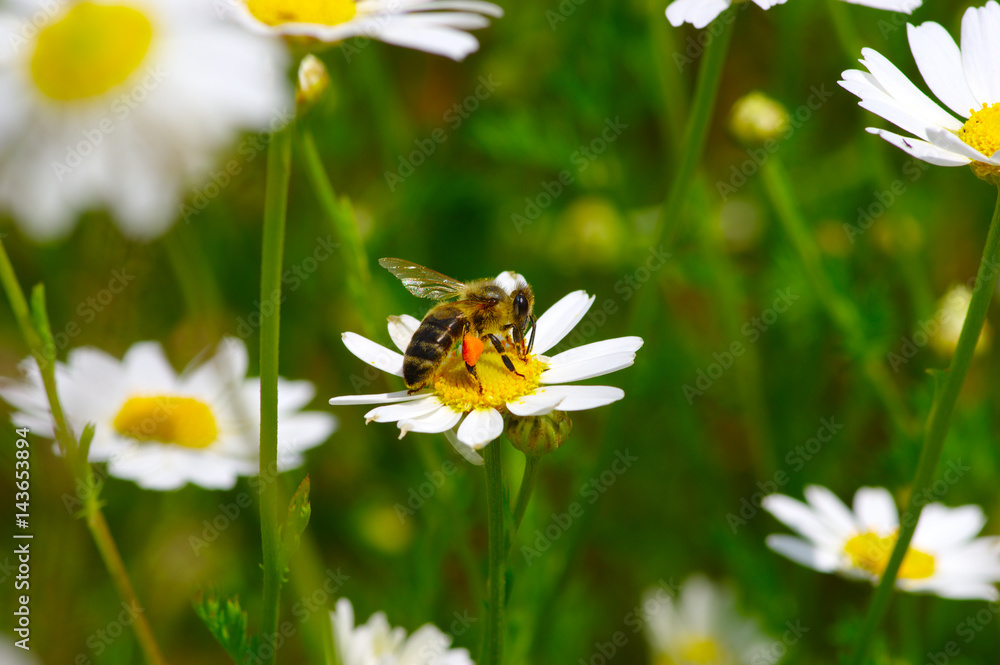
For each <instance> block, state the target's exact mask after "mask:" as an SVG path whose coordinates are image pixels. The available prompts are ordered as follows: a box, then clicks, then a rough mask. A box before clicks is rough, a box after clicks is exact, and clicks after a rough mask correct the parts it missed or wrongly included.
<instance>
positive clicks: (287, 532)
mask: <svg viewBox="0 0 1000 665" xmlns="http://www.w3.org/2000/svg"><path fill="white" fill-rule="evenodd" d="M310 515H312V506H311V505H310V504H309V476H306V477H305V479H304V480H303V481H302V483H301V484H300V485H299V488H298V489H297V490H295V494H294V495H292V500H291V501H290V502H289V504H288V517H286V518H285V523H284V524H283V525H282V526H281V551H280V552H279V563H280V566H281V568H282V569H286V568H288V564H289V562H290V561H291V560H292V557H293V556H294V555H295V552H297V551H298V549H299V543H300V538H301V536H302V532H303V531H305V530H306V526H308V525H309V517H310Z"/></svg>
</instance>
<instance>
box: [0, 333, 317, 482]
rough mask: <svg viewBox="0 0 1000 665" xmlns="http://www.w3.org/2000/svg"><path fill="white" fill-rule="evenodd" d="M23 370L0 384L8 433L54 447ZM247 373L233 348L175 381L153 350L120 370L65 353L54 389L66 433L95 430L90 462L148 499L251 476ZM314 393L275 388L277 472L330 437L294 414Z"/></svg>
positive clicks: (255, 407)
mask: <svg viewBox="0 0 1000 665" xmlns="http://www.w3.org/2000/svg"><path fill="white" fill-rule="evenodd" d="M22 370H23V371H24V373H25V374H26V379H25V380H24V381H23V382H15V381H11V380H3V379H0V397H3V398H4V399H5V400H7V402H9V403H10V404H11V405H12V406H14V407H15V408H16V409H18V411H17V412H15V413H14V414H13V416H12V418H11V419H12V420H13V422H14V423H15V424H16V425H17V426H19V427H28V428H30V429H31V431H32V433H34V434H38V435H41V436H46V437H50V438H53V437H54V434H53V427H52V416H51V413H50V411H49V404H48V400H47V399H46V396H45V390H44V388H43V386H42V379H41V375H40V373H39V371H38V365H37V364H36V363H35V361H34V360H33V359H28V360H26V361H25V362H24V363H23V364H22ZM246 371H247V349H246V346H245V345H244V344H243V342H242V341H240V340H237V339H233V338H227V339H226V340H224V341H223V342H222V343H221V344H220V345H219V348H218V349H217V351H216V353H215V355H214V356H212V357H211V358H208V359H207V360H205V361H204V362H201V363H199V364H192V366H190V367H188V369H187V370H185V371H184V372H183V373H181V374H177V372H175V371H174V369H173V367H171V365H170V362H169V361H168V360H167V358H166V356H165V355H164V353H163V349H162V348H161V347H160V345H159V344H157V343H156V342H141V343H138V344H135V345H133V346H132V347H131V348H130V349H129V350H128V352H127V353H126V354H125V357H124V358H122V360H120V361H119V360H117V359H115V358H114V357H112V356H110V355H108V354H106V353H104V352H103V351H99V350H98V349H94V348H86V347H85V348H79V349H74V350H72V351H70V353H69V357H68V358H67V362H66V363H65V364H63V363H59V364H58V365H57V366H56V383H57V385H58V387H59V397H60V401H61V402H62V406H63V410H64V412H65V415H66V419H67V421H68V423H69V425H70V427H71V428H72V429H73V431H74V432H76V433H79V432H81V431H82V430H83V427H84V425H86V424H87V423H88V422H90V423H93V424H94V425H95V428H96V429H95V432H94V439H93V441H92V443H91V445H90V456H89V457H90V461H92V462H107V463H108V473H109V474H110V475H112V476H115V477H118V478H124V479H127V480H132V481H134V482H135V483H137V484H138V485H139V486H140V487H144V488H146V489H151V490H172V489H176V488H178V487H181V486H183V485H184V484H185V483H193V484H195V485H200V486H202V487H206V488H209V489H229V488H231V487H232V486H233V485H234V484H235V483H236V478H237V477H238V476H251V475H255V474H257V473H258V471H259V460H260V458H259V453H258V450H259V449H258V440H259V438H260V431H259V430H260V380H259V379H247V378H246ZM314 394H315V390H314V388H313V385H312V384H311V383H309V382H308V381H279V382H278V469H277V470H278V471H284V470H287V469H290V468H294V467H297V466H300V465H301V464H302V462H303V457H302V452H303V451H304V450H306V449H308V448H312V447H313V446H316V445H318V444H320V443H322V442H323V441H325V440H326V439H327V438H328V437H329V436H330V434H331V433H332V432H333V430H334V427H335V424H336V420H335V419H334V417H333V416H331V415H329V414H326V413H320V412H315V411H306V412H302V411H301V410H302V408H303V407H304V406H305V405H306V404H308V403H309V402H310V401H311V400H312V398H313V396H314Z"/></svg>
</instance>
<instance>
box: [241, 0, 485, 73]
mask: <svg viewBox="0 0 1000 665" xmlns="http://www.w3.org/2000/svg"><path fill="white" fill-rule="evenodd" d="M226 2H227V4H228V6H229V9H230V11H231V12H232V13H233V14H234V15H235V17H236V19H237V21H239V22H240V23H241V24H242V25H244V26H245V27H246V28H248V29H249V30H252V31H254V32H257V33H260V34H271V35H275V34H276V35H282V36H285V37H289V38H291V39H293V40H299V41H305V42H306V43H308V42H310V41H318V42H322V43H334V42H340V41H343V40H345V39H349V38H351V37H364V38H368V39H377V40H379V41H382V42H385V43H387V44H395V45H396V46H403V47H406V48H411V49H416V50H418V51H426V52H427V53H433V54H435V55H443V56H445V57H447V58H451V59H452V60H462V59H463V58H465V56H467V55H469V54H470V53H473V52H474V51H476V50H478V49H479V42H478V41H477V40H476V38H475V37H473V36H472V35H470V34H469V33H468V32H466V31H467V30H476V29H478V28H485V27H486V26H488V25H489V24H490V22H489V19H488V18H487V17H488V16H492V17H494V18H500V17H501V16H503V9H501V8H500V7H498V6H497V5H495V4H493V3H492V2H484V1H483V0H358V1H357V2H355V1H354V0H226Z"/></svg>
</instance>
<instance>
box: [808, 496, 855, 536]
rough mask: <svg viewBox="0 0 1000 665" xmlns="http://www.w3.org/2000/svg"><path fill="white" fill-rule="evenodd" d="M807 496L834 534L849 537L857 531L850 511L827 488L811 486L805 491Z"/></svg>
mask: <svg viewBox="0 0 1000 665" xmlns="http://www.w3.org/2000/svg"><path fill="white" fill-rule="evenodd" d="M805 496H806V500H807V501H808V502H809V504H810V505H811V506H812V507H813V508H814V509H815V511H816V512H817V514H818V515H819V516H820V517H822V518H823V520H824V521H826V523H827V524H828V525H829V526H830V529H831V531H833V532H834V533H838V532H839V533H842V534H844V535H845V536H847V535H849V534H851V533H852V532H854V531H856V530H857V528H858V525H857V523H856V522H855V520H854V515H853V514H852V513H851V511H850V509H849V508H848V507H847V506H845V505H844V502H843V501H841V500H840V499H839V498H838V497H837V495H836V494H834V493H833V492H831V491H830V490H828V489H827V488H825V487H822V486H820V485H809V486H808V487H806V489H805Z"/></svg>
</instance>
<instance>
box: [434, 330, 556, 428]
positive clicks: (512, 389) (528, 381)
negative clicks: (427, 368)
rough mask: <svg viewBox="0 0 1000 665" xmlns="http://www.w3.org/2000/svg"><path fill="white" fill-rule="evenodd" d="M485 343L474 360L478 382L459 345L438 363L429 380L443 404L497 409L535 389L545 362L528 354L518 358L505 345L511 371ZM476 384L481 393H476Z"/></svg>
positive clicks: (469, 408) (468, 409)
mask: <svg viewBox="0 0 1000 665" xmlns="http://www.w3.org/2000/svg"><path fill="white" fill-rule="evenodd" d="M486 346H487V348H486V349H484V350H483V354H482V355H481V356H479V360H478V361H477V362H476V374H477V375H478V376H479V381H478V382H477V381H476V379H475V377H473V376H472V375H471V374H469V371H468V370H467V369H466V368H465V361H464V360H462V354H461V349H462V345H461V344H459V346H458V348H457V349H456V351H455V352H453V353H450V354H449V355H448V357H447V358H446V359H445V361H444V362H443V363H441V366H440V367H439V368H438V370H437V372H436V373H435V374H434V378H433V379H432V380H431V382H432V385H433V388H434V392H435V393H436V394H437V397H438V399H440V400H441V402H442V403H443V404H445V405H446V406H449V407H451V408H452V409H454V410H455V411H472V410H474V409H490V408H494V409H500V408H503V407H504V405H505V404H506V403H507V402H510V401H512V400H515V399H517V398H518V397H524V396H525V395H530V394H532V393H533V392H535V390H537V389H538V386H539V383H540V381H539V379H540V378H541V376H542V371H544V370H545V364H544V363H542V362H541V361H540V360H538V358H537V357H535V356H528V358H527V359H525V360H522V359H521V358H519V357H518V355H517V352H516V351H515V350H514V349H513V347H512V346H510V345H509V344H508V350H507V357H508V358H510V361H511V363H513V365H514V370H515V372H517V373H515V372H512V371H510V370H509V369H507V367H506V366H505V365H504V363H503V358H501V357H500V354H499V353H497V351H496V349H495V348H493V346H492V345H490V344H489V343H487V345H486ZM480 384H481V385H482V388H483V390H482V392H479V386H480Z"/></svg>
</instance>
